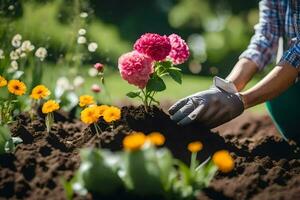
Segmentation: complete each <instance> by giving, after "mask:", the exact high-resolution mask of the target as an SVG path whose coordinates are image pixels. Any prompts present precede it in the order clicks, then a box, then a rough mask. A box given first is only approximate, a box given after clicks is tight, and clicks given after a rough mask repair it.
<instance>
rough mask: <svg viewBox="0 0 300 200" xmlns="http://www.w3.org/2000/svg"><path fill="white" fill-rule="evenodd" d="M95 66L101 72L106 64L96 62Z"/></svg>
mask: <svg viewBox="0 0 300 200" xmlns="http://www.w3.org/2000/svg"><path fill="white" fill-rule="evenodd" d="M94 68H95V69H97V70H98V72H101V71H103V68H104V65H103V64H101V63H96V64H95V65H94Z"/></svg>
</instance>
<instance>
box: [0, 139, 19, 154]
mask: <svg viewBox="0 0 300 200" xmlns="http://www.w3.org/2000/svg"><path fill="white" fill-rule="evenodd" d="M22 142H23V140H22V139H21V138H20V137H11V138H10V139H9V140H8V141H7V142H6V143H5V147H4V150H5V152H6V153H13V152H14V151H15V149H16V145H17V144H20V143H22Z"/></svg>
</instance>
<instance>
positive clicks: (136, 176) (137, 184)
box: [125, 147, 166, 196]
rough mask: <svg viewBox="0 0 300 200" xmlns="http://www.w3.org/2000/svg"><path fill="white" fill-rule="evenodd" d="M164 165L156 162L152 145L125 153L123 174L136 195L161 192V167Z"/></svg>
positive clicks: (159, 193)
mask: <svg viewBox="0 0 300 200" xmlns="http://www.w3.org/2000/svg"><path fill="white" fill-rule="evenodd" d="M160 167H161V168H160ZM165 167H166V166H164V165H163V164H161V165H159V164H158V160H157V154H156V152H155V149H153V148H152V147H147V148H145V149H141V150H138V151H133V152H126V154H125V174H126V176H127V177H128V178H129V180H130V183H131V187H132V188H130V189H131V190H132V193H133V194H135V195H138V196H149V195H161V194H163V191H164V187H163V183H162V174H161V169H163V168H165Z"/></svg>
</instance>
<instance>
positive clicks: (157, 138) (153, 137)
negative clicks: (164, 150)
mask: <svg viewBox="0 0 300 200" xmlns="http://www.w3.org/2000/svg"><path fill="white" fill-rule="evenodd" d="M147 139H148V140H149V141H150V142H151V143H152V144H154V145H156V146H161V145H163V144H164V143H165V140H166V139H165V137H164V136H163V135H162V134H161V133H159V132H152V133H150V134H149V135H147Z"/></svg>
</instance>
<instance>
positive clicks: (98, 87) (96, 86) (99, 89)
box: [91, 84, 101, 93]
mask: <svg viewBox="0 0 300 200" xmlns="http://www.w3.org/2000/svg"><path fill="white" fill-rule="evenodd" d="M91 90H92V91H93V92H95V93H99V92H101V88H100V86H99V85H97V84H93V85H92V88H91Z"/></svg>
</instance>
